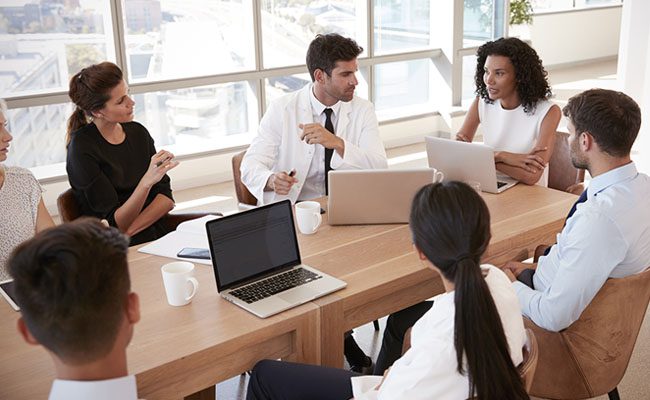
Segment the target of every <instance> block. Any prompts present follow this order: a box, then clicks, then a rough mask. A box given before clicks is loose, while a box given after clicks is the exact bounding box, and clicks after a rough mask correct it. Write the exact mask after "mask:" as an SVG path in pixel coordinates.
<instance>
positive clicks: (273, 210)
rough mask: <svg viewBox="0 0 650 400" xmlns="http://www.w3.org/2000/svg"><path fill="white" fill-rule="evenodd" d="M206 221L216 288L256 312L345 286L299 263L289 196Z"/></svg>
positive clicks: (260, 313) (275, 309)
mask: <svg viewBox="0 0 650 400" xmlns="http://www.w3.org/2000/svg"><path fill="white" fill-rule="evenodd" d="M205 226H206V230H207V232H208V242H209V243H210V255H211V257H212V266H213V268H214V275H215V277H216V280H217V291H218V292H219V294H220V295H221V297H223V298H224V299H226V300H228V301H230V302H232V303H234V304H236V305H238V306H240V307H242V308H243V309H245V310H247V311H250V312H252V313H253V314H255V315H257V316H258V317H261V318H266V317H268V316H271V315H273V314H277V313H279V312H280V311H284V310H286V309H289V308H292V307H295V306H297V305H300V304H303V303H306V302H308V301H311V300H313V299H315V298H317V297H321V296H324V295H326V294H328V293H332V292H334V291H336V290H339V289H342V288H344V287H345V286H346V283H345V282H343V281H341V280H339V279H336V278H334V277H332V276H330V275H327V274H324V273H323V272H320V271H318V270H316V269H314V268H311V267H309V266H307V265H304V264H302V263H301V261H300V250H299V249H298V239H297V238H296V228H295V225H294V222H293V213H292V210H291V202H290V201H289V200H284V201H281V202H278V203H273V204H269V205H266V206H262V207H258V208H255V209H253V210H249V211H244V212H241V213H238V214H233V215H229V216H226V217H223V218H219V219H215V220H212V221H208V222H207V223H206V225H205Z"/></svg>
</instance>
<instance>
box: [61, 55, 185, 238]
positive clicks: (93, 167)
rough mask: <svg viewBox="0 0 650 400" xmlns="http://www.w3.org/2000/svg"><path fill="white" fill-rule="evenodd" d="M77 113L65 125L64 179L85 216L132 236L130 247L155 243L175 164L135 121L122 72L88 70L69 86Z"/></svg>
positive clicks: (169, 201) (111, 67)
mask: <svg viewBox="0 0 650 400" xmlns="http://www.w3.org/2000/svg"><path fill="white" fill-rule="evenodd" d="M69 96H70V99H71V100H72V102H73V103H74V104H75V106H76V109H75V111H74V112H73V113H72V115H71V116H70V118H69V120H68V133H67V140H66V142H67V148H68V156H67V164H66V169H67V172H68V179H69V181H70V186H71V187H72V189H73V191H74V195H75V198H76V199H77V202H78V203H79V205H80V207H81V212H82V214H83V215H89V216H94V217H98V218H104V219H106V220H107V221H108V223H109V224H110V225H111V226H115V227H117V228H119V229H120V230H121V231H122V232H124V233H126V234H128V235H129V236H131V245H135V244H139V243H144V242H148V241H151V240H154V239H157V238H159V237H161V236H163V235H165V234H166V233H168V228H167V227H166V226H165V225H164V224H162V223H161V222H160V218H161V217H163V216H165V215H166V214H167V213H168V212H169V211H171V210H172V208H174V198H173V197H172V191H171V187H170V181H169V176H167V171H169V170H170V169H172V168H174V167H176V166H177V165H178V162H177V161H175V160H174V155H173V154H172V153H170V152H168V151H165V150H161V151H159V152H156V149H155V147H154V141H153V138H152V137H151V135H149V132H148V131H147V129H146V128H145V127H144V126H142V125H140V124H139V123H137V122H135V121H133V114H134V106H135V102H134V101H133V99H132V98H131V97H130V96H129V92H128V86H127V84H126V82H125V81H124V78H123V76H122V71H121V70H120V68H119V67H118V66H117V65H115V64H113V63H110V62H103V63H100V64H96V65H91V66H89V67H87V68H84V69H82V70H81V71H80V72H78V73H77V74H75V75H74V76H73V77H72V79H71V80H70V91H69Z"/></svg>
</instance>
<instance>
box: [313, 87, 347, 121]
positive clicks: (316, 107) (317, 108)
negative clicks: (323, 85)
mask: <svg viewBox="0 0 650 400" xmlns="http://www.w3.org/2000/svg"><path fill="white" fill-rule="evenodd" d="M309 101H310V102H311V109H312V111H313V113H314V115H321V114H322V113H323V111H324V110H325V109H326V108H331V109H332V111H334V115H335V116H336V115H339V110H340V109H341V102H340V101H337V102H336V104H334V105H331V106H329V107H328V106H326V105H324V104H323V103H321V102H320V100H318V99H317V98H316V95H314V84H313V83H312V84H311V87H310V88H309Z"/></svg>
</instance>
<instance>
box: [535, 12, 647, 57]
mask: <svg viewBox="0 0 650 400" xmlns="http://www.w3.org/2000/svg"><path fill="white" fill-rule="evenodd" d="M642 1H647V0H642ZM621 13H622V7H606V8H595V9H586V10H576V11H569V12H563V13H546V14H538V15H535V16H534V18H533V24H532V26H531V27H530V39H531V41H532V44H533V47H535V50H537V53H538V54H539V56H540V58H541V59H542V60H543V61H544V65H545V66H546V67H547V68H548V67H553V66H561V65H566V64H574V63H583V62H585V61H589V60H599V59H604V58H614V57H616V56H617V55H618V45H619V36H620V32H621Z"/></svg>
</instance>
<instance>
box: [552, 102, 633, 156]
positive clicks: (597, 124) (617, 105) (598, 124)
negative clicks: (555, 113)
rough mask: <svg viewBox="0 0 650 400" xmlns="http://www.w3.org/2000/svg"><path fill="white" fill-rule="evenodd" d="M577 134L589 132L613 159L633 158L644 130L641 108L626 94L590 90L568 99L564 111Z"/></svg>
mask: <svg viewBox="0 0 650 400" xmlns="http://www.w3.org/2000/svg"><path fill="white" fill-rule="evenodd" d="M562 112H563V113H564V115H565V116H566V117H568V118H569V119H570V120H571V122H572V123H573V126H574V127H575V130H576V134H580V133H582V132H585V131H586V132H589V133H590V134H591V136H593V137H594V140H595V141H596V143H597V144H598V147H600V149H601V150H602V151H604V152H605V153H607V154H609V155H610V156H613V157H625V156H628V155H629V154H630V151H631V150H632V144H634V141H635V140H636V136H637V135H638V134H639V128H640V127H641V110H640V109H639V105H638V104H636V102H635V101H634V100H632V98H631V97H630V96H628V95H626V94H625V93H622V92H617V91H614V90H606V89H591V90H587V91H585V92H582V93H580V94H577V95H575V96H573V97H571V98H570V99H569V102H568V103H567V105H566V106H565V107H564V109H563V110H562Z"/></svg>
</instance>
